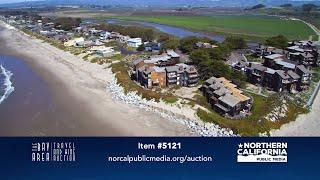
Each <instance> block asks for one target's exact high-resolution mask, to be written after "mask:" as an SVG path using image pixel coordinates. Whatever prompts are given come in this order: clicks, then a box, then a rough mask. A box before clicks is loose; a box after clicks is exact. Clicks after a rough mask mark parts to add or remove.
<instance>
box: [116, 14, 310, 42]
mask: <svg viewBox="0 0 320 180" xmlns="http://www.w3.org/2000/svg"><path fill="white" fill-rule="evenodd" d="M114 18H118V19H122V20H138V21H147V22H153V23H160V24H165V25H170V26H176V27H183V28H187V29H191V30H195V31H204V32H209V33H217V34H224V35H225V34H233V35H242V36H244V37H251V38H256V39H257V38H258V39H259V38H260V39H263V38H266V37H270V36H275V35H279V34H283V35H285V36H287V37H288V38H289V39H307V38H309V36H310V35H313V36H314V35H315V32H314V31H313V30H312V29H311V28H310V27H308V26H307V25H306V24H304V23H303V22H300V21H292V20H285V19H280V18H278V17H270V16H254V15H242V16H236V15H216V16H115V17H114Z"/></svg>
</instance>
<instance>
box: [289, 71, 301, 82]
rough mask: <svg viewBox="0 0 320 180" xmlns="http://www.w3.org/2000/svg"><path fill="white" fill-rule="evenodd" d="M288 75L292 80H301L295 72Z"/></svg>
mask: <svg viewBox="0 0 320 180" xmlns="http://www.w3.org/2000/svg"><path fill="white" fill-rule="evenodd" d="M288 74H289V76H290V77H291V78H292V79H295V80H297V79H299V78H300V76H299V75H298V74H296V73H295V72H293V71H291V70H290V71H288Z"/></svg>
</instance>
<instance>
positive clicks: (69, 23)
mask: <svg viewBox="0 0 320 180" xmlns="http://www.w3.org/2000/svg"><path fill="white" fill-rule="evenodd" d="M80 23H81V19H80V18H71V17H60V18H57V19H56V20H55V21H54V25H55V27H58V26H61V29H63V30H66V31H69V30H72V28H74V27H77V26H79V25H80Z"/></svg>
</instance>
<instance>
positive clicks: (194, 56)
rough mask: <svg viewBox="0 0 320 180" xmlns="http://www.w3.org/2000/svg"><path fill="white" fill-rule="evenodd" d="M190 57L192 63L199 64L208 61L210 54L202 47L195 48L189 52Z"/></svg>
mask: <svg viewBox="0 0 320 180" xmlns="http://www.w3.org/2000/svg"><path fill="white" fill-rule="evenodd" d="M190 59H191V60H192V62H193V63H194V65H196V66H197V65H199V64H200V62H203V61H209V60H210V56H209V54H208V52H207V51H205V50H203V49H196V50H193V51H192V52H191V53H190Z"/></svg>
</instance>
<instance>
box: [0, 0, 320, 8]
mask: <svg viewBox="0 0 320 180" xmlns="http://www.w3.org/2000/svg"><path fill="white" fill-rule="evenodd" d="M159 2H161V3H159ZM287 3H290V4H293V5H296V6H297V5H302V4H305V3H314V4H317V5H320V1H319V0H314V1H308V0H305V1H297V0H295V1H293V0H44V1H38V2H27V3H14V4H6V5H2V6H23V5H24V6H26V5H33V6H37V5H38V6H40V5H41V6H42V5H51V6H57V5H111V6H132V7H148V6H152V7H183V6H185V7H188V6H191V7H252V6H255V5H257V4H264V5H266V6H267V7H270V6H280V5H282V4H287Z"/></svg>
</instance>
